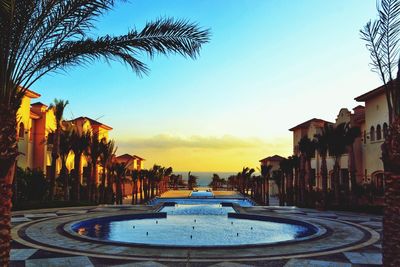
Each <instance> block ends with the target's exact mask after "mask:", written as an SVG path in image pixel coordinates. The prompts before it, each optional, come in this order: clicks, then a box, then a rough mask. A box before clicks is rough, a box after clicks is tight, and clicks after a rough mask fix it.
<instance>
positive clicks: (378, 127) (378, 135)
mask: <svg viewBox="0 0 400 267" xmlns="http://www.w3.org/2000/svg"><path fill="white" fill-rule="evenodd" d="M381 139H382V131H381V125H380V124H378V126H376V140H381Z"/></svg>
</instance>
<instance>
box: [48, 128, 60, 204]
mask: <svg viewBox="0 0 400 267" xmlns="http://www.w3.org/2000/svg"><path fill="white" fill-rule="evenodd" d="M59 147H60V128H59V127H58V126H57V128H56V131H55V133H54V140H53V147H52V150H51V166H50V194H49V198H50V200H54V196H55V193H56V177H57V160H58V158H59V151H58V150H59Z"/></svg>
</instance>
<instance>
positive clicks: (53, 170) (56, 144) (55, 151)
mask: <svg viewBox="0 0 400 267" xmlns="http://www.w3.org/2000/svg"><path fill="white" fill-rule="evenodd" d="M67 105H68V100H67V101H64V100H58V99H54V103H52V104H51V105H50V107H49V108H50V109H53V111H54V117H55V120H56V129H55V131H54V133H53V140H52V141H53V147H52V149H51V166H50V196H49V197H50V200H53V199H54V194H55V190H56V176H57V159H58V158H59V156H60V155H59V153H60V135H61V130H62V120H63V114H64V109H65V107H66V106H67Z"/></svg>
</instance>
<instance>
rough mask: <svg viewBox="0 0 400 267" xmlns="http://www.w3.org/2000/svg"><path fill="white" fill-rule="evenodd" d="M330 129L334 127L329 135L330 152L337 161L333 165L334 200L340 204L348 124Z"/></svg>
mask: <svg viewBox="0 0 400 267" xmlns="http://www.w3.org/2000/svg"><path fill="white" fill-rule="evenodd" d="M329 127H332V129H330V130H329V131H331V132H332V134H331V135H329V137H330V138H329V140H328V150H329V152H330V153H331V154H332V155H333V157H334V159H335V163H334V165H333V182H332V188H333V192H334V199H335V204H336V205H337V204H339V202H340V170H341V169H340V159H341V157H342V155H343V154H344V153H346V148H347V144H346V139H345V135H346V130H345V129H346V124H345V123H341V124H339V125H337V126H336V127H333V126H332V125H330V126H329Z"/></svg>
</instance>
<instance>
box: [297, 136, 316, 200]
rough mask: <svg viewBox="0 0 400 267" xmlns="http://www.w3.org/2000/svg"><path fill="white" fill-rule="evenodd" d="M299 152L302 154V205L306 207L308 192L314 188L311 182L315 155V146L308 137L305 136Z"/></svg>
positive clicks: (300, 142) (301, 140)
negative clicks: (312, 159)
mask: <svg viewBox="0 0 400 267" xmlns="http://www.w3.org/2000/svg"><path fill="white" fill-rule="evenodd" d="M299 150H300V153H301V154H300V161H301V165H300V166H301V168H300V203H301V205H304V204H305V203H306V202H307V203H308V199H307V198H306V196H307V195H308V194H307V195H306V191H308V192H311V191H312V186H313V185H312V181H311V158H312V157H314V155H315V145H314V143H313V141H311V140H310V139H309V138H308V137H307V136H303V138H301V139H300V141H299ZM306 188H307V189H306ZM308 204H309V203H308Z"/></svg>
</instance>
